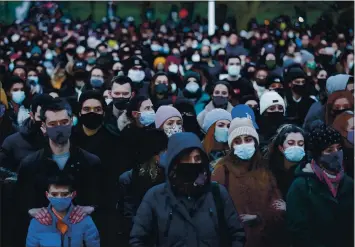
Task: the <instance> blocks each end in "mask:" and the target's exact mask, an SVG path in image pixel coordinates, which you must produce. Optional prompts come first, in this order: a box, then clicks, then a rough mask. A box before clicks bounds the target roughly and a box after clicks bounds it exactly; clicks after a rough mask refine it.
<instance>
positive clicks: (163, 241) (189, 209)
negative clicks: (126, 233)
mask: <svg viewBox="0 0 355 247" xmlns="http://www.w3.org/2000/svg"><path fill="white" fill-rule="evenodd" d="M164 157H165V158H164V159H163V160H162V161H161V162H162V163H163V166H164V167H166V174H167V177H168V178H167V181H166V182H165V183H163V184H160V185H157V186H154V187H153V188H151V189H150V190H149V191H148V192H147V193H146V194H145V196H144V198H143V201H142V203H141V205H140V207H139V208H138V211H137V214H136V217H135V219H134V223H133V229H132V231H131V238H130V244H131V246H133V247H135V246H150V245H152V246H153V245H156V246H158V247H159V246H167V245H177V244H182V243H184V245H186V246H199V245H209V246H215V247H222V246H235V247H237V246H243V236H244V230H243V228H242V227H241V225H240V222H239V220H238V215H237V212H236V210H235V208H234V206H233V202H232V200H231V198H230V196H229V194H228V192H227V190H226V189H225V188H224V187H223V186H220V185H216V188H215V189H218V190H219V197H220V198H215V197H214V196H216V195H214V193H212V192H211V190H212V186H214V185H211V182H210V177H211V175H210V170H209V162H208V157H207V155H206V153H205V151H204V150H203V147H202V145H201V142H200V140H199V138H198V137H197V136H196V135H195V134H193V133H187V132H186V133H178V134H175V135H173V136H172V137H171V138H170V139H169V142H168V150H167V152H166V155H165V156H164ZM216 197H217V196H216ZM218 199H219V200H221V201H222V205H221V206H222V207H223V209H222V210H223V212H224V214H220V215H219V216H218V214H219V213H221V211H222V210H218V206H217V205H216V201H217V200H218ZM153 212H155V213H154V214H153ZM219 217H221V218H222V219H223V222H224V223H225V227H226V228H225V229H222V225H218V226H217V225H216V223H217V222H219V224H220V223H221V221H222V220H221V221H219ZM218 229H220V230H218ZM222 235H223V236H222ZM228 239H229V240H230V241H228ZM224 241H226V242H230V243H229V244H228V245H226V244H225V243H226V242H224ZM168 243H169V244H168Z"/></svg>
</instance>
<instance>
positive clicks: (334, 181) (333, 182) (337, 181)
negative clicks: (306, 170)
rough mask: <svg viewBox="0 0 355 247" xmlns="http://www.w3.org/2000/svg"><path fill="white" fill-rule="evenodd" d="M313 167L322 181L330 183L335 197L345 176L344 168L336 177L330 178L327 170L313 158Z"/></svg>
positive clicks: (329, 186) (330, 188)
mask: <svg viewBox="0 0 355 247" xmlns="http://www.w3.org/2000/svg"><path fill="white" fill-rule="evenodd" d="M311 167H312V170H313V172H314V173H315V174H316V175H317V177H318V179H319V180H320V181H322V182H325V183H326V184H327V185H328V188H329V190H330V192H331V193H332V195H333V197H336V196H337V193H338V188H339V184H340V181H341V180H342V179H343V177H344V169H341V171H340V172H339V173H338V174H337V175H336V177H335V178H330V177H329V176H328V175H327V174H326V171H325V170H323V169H322V168H320V167H319V166H318V165H317V164H316V162H315V161H314V160H312V162H311Z"/></svg>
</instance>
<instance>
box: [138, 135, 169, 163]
mask: <svg viewBox="0 0 355 247" xmlns="http://www.w3.org/2000/svg"><path fill="white" fill-rule="evenodd" d="M168 140H169V139H168V137H167V135H166V134H165V132H164V131H163V130H160V129H147V130H145V131H144V132H143V133H142V135H141V138H140V140H139V143H138V154H137V161H138V163H141V164H142V163H145V162H147V161H149V159H150V158H152V157H153V156H154V155H158V154H159V153H160V152H162V151H164V150H166V149H167V147H168Z"/></svg>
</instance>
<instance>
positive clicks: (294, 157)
mask: <svg viewBox="0 0 355 247" xmlns="http://www.w3.org/2000/svg"><path fill="white" fill-rule="evenodd" d="M284 155H285V158H286V159H287V160H288V161H290V162H299V161H301V160H302V159H303V157H304V156H305V152H304V148H303V147H300V146H292V147H288V148H286V149H285V152H284Z"/></svg>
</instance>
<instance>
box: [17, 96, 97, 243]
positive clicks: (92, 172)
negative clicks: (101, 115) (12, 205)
mask: <svg viewBox="0 0 355 247" xmlns="http://www.w3.org/2000/svg"><path fill="white" fill-rule="evenodd" d="M41 120H42V121H43V122H44V131H45V133H46V134H47V136H48V137H49V143H48V146H46V147H45V148H43V149H41V150H39V151H37V152H35V153H33V154H31V155H29V156H27V157H26V158H25V159H24V160H22V162H21V165H20V169H19V174H18V180H17V193H18V194H17V199H18V202H17V205H18V207H19V209H18V212H19V214H18V215H19V221H18V222H21V224H18V227H22V228H21V229H18V230H17V231H16V234H17V236H18V237H17V240H18V241H23V244H22V246H23V245H24V241H25V235H22V234H25V233H26V228H27V226H28V223H29V222H28V220H29V219H28V214H29V215H30V216H32V217H33V218H36V219H37V220H38V221H39V222H40V223H41V224H44V225H50V224H52V217H51V215H50V214H49V212H48V209H47V208H46V206H47V198H46V197H45V191H46V189H47V188H46V181H47V180H48V177H51V176H55V175H63V174H64V175H71V176H73V178H74V183H75V184H76V185H77V186H76V189H77V192H78V197H77V198H76V203H77V206H75V208H74V209H73V211H72V212H71V214H70V216H69V219H70V222H71V223H72V224H75V223H78V222H80V221H81V220H82V219H83V218H84V217H85V216H86V215H89V214H91V213H93V212H94V211H95V209H96V207H97V205H98V197H99V194H100V185H99V179H100V174H99V172H100V169H101V161H100V159H99V158H98V157H97V156H95V155H93V154H91V153H88V152H87V151H84V150H83V149H81V148H78V147H76V146H74V145H72V144H71V142H70V136H71V129H72V125H73V118H72V110H71V107H70V105H69V104H68V102H66V101H65V100H63V99H61V98H55V99H53V100H52V102H51V103H50V104H48V105H46V106H43V108H42V109H41ZM78 205H80V206H78ZM24 226H25V227H24ZM19 245H21V244H19Z"/></svg>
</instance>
